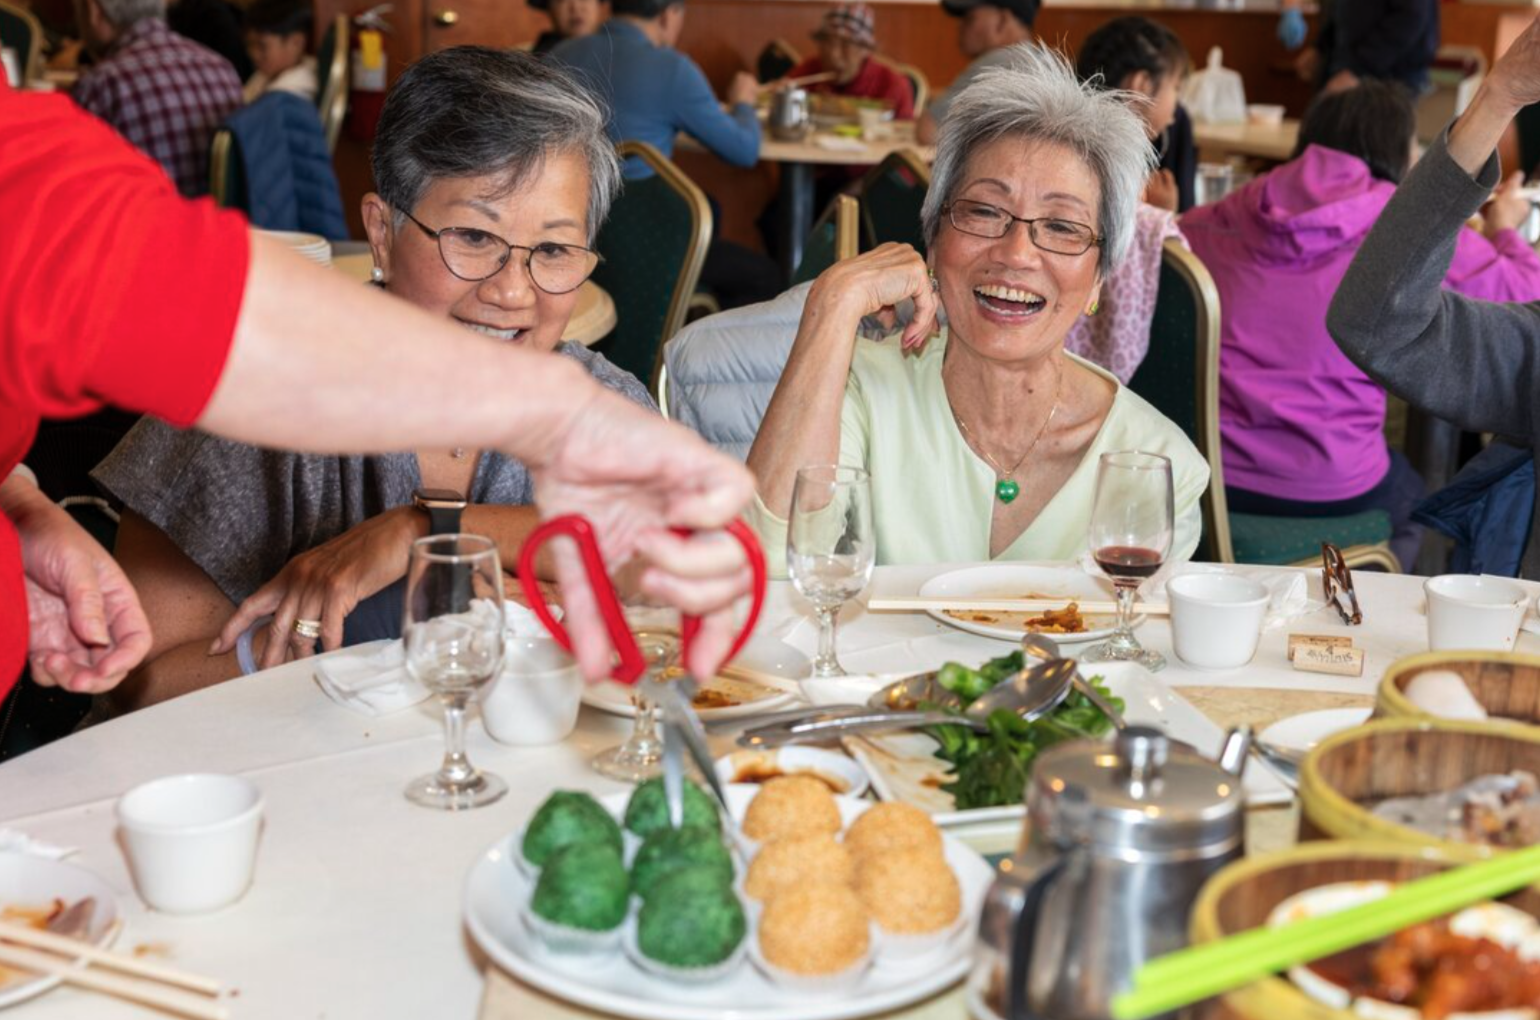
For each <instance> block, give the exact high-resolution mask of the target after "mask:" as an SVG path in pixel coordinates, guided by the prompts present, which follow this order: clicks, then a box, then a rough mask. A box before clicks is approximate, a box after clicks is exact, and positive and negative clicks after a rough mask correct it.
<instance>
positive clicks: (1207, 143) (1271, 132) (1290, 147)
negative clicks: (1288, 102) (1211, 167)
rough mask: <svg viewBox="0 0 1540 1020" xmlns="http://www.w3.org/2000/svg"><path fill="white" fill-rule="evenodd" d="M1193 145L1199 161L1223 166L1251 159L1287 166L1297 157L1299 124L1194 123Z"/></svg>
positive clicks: (1288, 121) (1291, 121) (1286, 122)
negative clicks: (1230, 161) (1238, 159)
mask: <svg viewBox="0 0 1540 1020" xmlns="http://www.w3.org/2000/svg"><path fill="white" fill-rule="evenodd" d="M1192 137H1193V142H1194V143H1195V144H1196V145H1197V147H1198V158H1199V159H1201V160H1204V161H1205V162H1212V163H1223V162H1225V161H1226V160H1227V159H1228V158H1229V157H1231V156H1247V157H1250V158H1252V159H1261V160H1266V161H1268V162H1270V163H1283V162H1286V161H1287V160H1289V159H1291V158H1293V156H1294V146H1295V145H1296V144H1297V143H1298V142H1299V121H1297V120H1292V119H1285V120H1283V121H1282V122H1280V123H1277V124H1253V123H1250V122H1247V123H1245V124H1206V123H1203V122H1201V121H1193V125H1192Z"/></svg>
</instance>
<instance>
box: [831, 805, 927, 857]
mask: <svg viewBox="0 0 1540 1020" xmlns="http://www.w3.org/2000/svg"><path fill="white" fill-rule="evenodd" d="M845 845H846V846H848V847H849V848H850V852H851V853H853V854H855V855H856V856H857V857H867V856H873V855H876V854H884V853H888V852H889V851H892V850H905V849H911V848H912V849H915V850H928V851H930V852H931V853H933V854H937V855H939V854H940V853H941V830H940V829H938V828H936V823H935V822H933V821H931V820H930V815H928V814H926V813H925V812H924V811H921V810H920V809H919V808H917V807H915V806H914V805H912V804H903V803H900V802H898V801H886V802H884V803H881V804H876V805H874V806H872V807H871V808H869V809H868V810H867V811H866V813H864V814H863V815H861V817H860V818H857V819H856V820H855V822H854V823H852V824H851V826H850V831H849V832H847V833H845Z"/></svg>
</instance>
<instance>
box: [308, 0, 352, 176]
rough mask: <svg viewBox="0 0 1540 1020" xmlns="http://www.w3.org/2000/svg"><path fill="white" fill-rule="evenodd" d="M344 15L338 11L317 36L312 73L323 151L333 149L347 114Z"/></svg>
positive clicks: (346, 25)
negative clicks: (315, 81) (316, 85)
mask: <svg viewBox="0 0 1540 1020" xmlns="http://www.w3.org/2000/svg"><path fill="white" fill-rule="evenodd" d="M348 30H349V25H348V16H347V15H346V14H339V15H337V17H336V18H335V19H334V20H333V21H332V23H331V25H330V26H329V27H328V28H327V29H326V34H325V35H323V36H322V37H321V45H320V46H319V47H318V48H317V50H316V60H315V62H316V73H317V75H318V76H319V77H320V82H319V84H320V88H319V90H317V92H316V101H315V106H316V112H317V113H319V114H320V115H321V129H322V130H323V131H325V132H326V151H327V152H332V153H335V152H336V151H337V136H338V135H339V134H340V133H341V132H342V121H343V118H345V117H346V116H347V115H348V46H349V36H348Z"/></svg>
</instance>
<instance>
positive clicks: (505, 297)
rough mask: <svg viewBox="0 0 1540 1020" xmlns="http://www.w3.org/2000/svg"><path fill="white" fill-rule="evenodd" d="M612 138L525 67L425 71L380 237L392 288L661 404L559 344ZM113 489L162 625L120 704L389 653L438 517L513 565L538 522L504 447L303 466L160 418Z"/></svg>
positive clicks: (571, 93) (121, 453)
mask: <svg viewBox="0 0 1540 1020" xmlns="http://www.w3.org/2000/svg"><path fill="white" fill-rule="evenodd" d="M604 121H605V113H604V110H603V109H602V108H601V107H600V106H599V105H598V104H597V103H596V102H595V101H594V100H593V99H592V98H590V96H589V94H588V93H587V92H586V91H585V90H584V89H582V88H580V87H578V85H577V83H576V82H574V81H573V80H572V79H571V78H570V77H569V76H568V75H567V74H566V73H564V72H563V71H561V70H559V69H557V68H554V67H552V66H551V65H549V64H546V63H544V62H542V61H540V60H538V59H536V58H534V57H531V56H529V55H528V54H525V53H519V52H510V51H502V50H492V49H485V48H481V47H460V48H457V49H449V50H444V51H442V52H440V53H436V54H434V55H432V56H429V57H426V58H424V59H422V60H420V61H418V62H417V63H416V64H414V65H412V66H411V67H409V68H408V69H407V70H406V73H405V74H403V75H402V76H401V79H400V80H399V81H398V82H397V83H396V85H395V87H394V88H393V89H392V90H391V92H390V95H389V96H388V97H387V98H386V100H385V108H384V111H383V112H382V114H381V117H380V124H379V132H378V140H377V142H376V144H375V150H374V175H375V181H376V184H377V186H378V188H379V190H378V191H377V192H374V193H371V194H369V195H366V196H365V197H364V200H363V218H364V226H365V229H366V231H367V233H368V237H369V246H370V249H371V251H372V253H373V257H374V270H373V277H374V281H375V283H376V285H378V286H381V287H383V288H384V289H386V290H388V291H390V292H392V293H393V294H396V295H397V296H399V297H402V298H405V299H406V300H408V301H411V302H413V303H414V304H417V305H421V306H422V307H424V308H426V309H429V310H430V311H433V312H436V313H438V314H440V315H443V316H446V317H448V318H450V319H453V320H454V321H456V322H459V323H460V324H462V325H463V326H465V327H466V328H468V329H471V330H474V331H475V332H477V333H480V334H482V335H484V336H486V337H489V338H490V340H489V342H492V341H496V342H501V343H516V344H522V345H525V346H528V347H532V348H534V349H536V350H540V351H554V352H556V355H557V356H561V357H568V358H572V359H573V360H575V361H577V362H579V363H580V364H581V365H583V366H584V367H585V368H586V369H587V370H588V372H589V373H590V374H591V375H592V376H593V377H594V378H595V379H596V380H597V381H598V382H600V383H602V384H604V385H605V386H607V387H609V388H610V389H613V390H616V391H618V392H620V393H621V394H623V395H625V396H627V397H629V398H631V399H632V400H634V401H636V402H637V403H639V404H644V405H646V406H648V407H652V401H651V399H650V398H649V397H648V395H647V392H646V390H645V388H644V387H643V386H642V385H641V383H639V382H638V381H637V380H636V379H635V378H633V377H632V376H630V375H628V374H627V373H625V372H623V371H621V370H620V369H618V368H616V367H615V366H613V365H611V364H610V363H609V362H607V361H605V359H604V358H603V357H602V356H601V355H599V354H596V353H594V352H592V351H589V350H587V349H586V348H584V347H581V346H578V345H576V344H572V343H564V342H563V341H562V333H563V331H564V330H565V329H566V327H567V322H568V319H569V318H570V317H571V316H572V313H573V310H574V309H575V307H576V305H577V301H578V289H579V288H580V287H581V286H582V284H583V283H584V281H585V280H587V278H588V276H589V274H590V273H592V272H593V269H594V267H595V265H596V264H597V263H598V256H597V255H596V254H595V253H594V252H593V250H592V247H591V246H592V244H593V238H594V236H595V234H596V233H597V232H598V229H599V225H600V223H601V222H602V220H603V218H604V215H605V213H606V212H607V211H608V210H609V206H610V203H611V201H612V200H613V199H614V196H615V194H616V192H617V190H618V189H619V185H620V165H619V162H618V160H617V158H616V155H615V150H614V147H613V146H612V145H611V144H610V142H609V140H608V139H607V138H606V136H605V133H604ZM467 392H469V389H467ZM95 478H96V480H97V481H98V482H99V483H100V484H101V485H102V486H103V488H105V489H107V490H108V491H109V492H110V493H112V494H113V495H114V496H116V497H117V498H118V499H120V500H121V501H122V502H123V504H124V506H125V512H124V514H123V522H122V525H121V530H120V531H119V535H118V548H117V553H118V557H119V559H120V560H121V561H122V563H123V566H124V569H125V570H126V572H127V573H128V575H129V577H130V579H131V580H133V582H134V583H135V584H136V585H137V586H138V588H139V591H140V593H141V596H142V599H143V602H144V607H145V610H146V613H147V614H148V615H149V616H150V618H151V619H152V620H154V621H155V623H154V626H155V646H154V648H153V649H152V651H151V653H150V656H149V657H148V658H147V660H146V662H145V665H144V666H142V667H141V668H140V669H139V670H138V671H136V672H135V673H132V674H130V675H129V677H128V679H127V680H126V681H125V682H124V683H123V684H122V685H121V686H120V687H119V688H118V690H117V692H115V698H116V699H117V702H118V707H119V708H125V707H138V706H139V705H143V704H149V703H153V702H156V701H159V700H162V699H164V698H166V697H169V696H171V695H173V694H179V693H182V692H184V691H188V690H193V689H195V688H198V687H202V686H206V685H208V684H210V683H214V682H217V681H220V680H223V679H226V678H229V677H232V676H238V675H240V674H241V672H243V671H247V672H249V671H250V670H251V668H253V667H262V668H266V667H268V666H273V665H277V664H279V663H281V662H283V661H285V660H286V659H289V658H294V657H302V656H305V655H309V654H311V653H312V652H313V651H315V650H316V648H317V646H318V645H319V647H321V648H326V649H331V648H335V647H338V646H339V645H341V644H351V643H353V642H356V641H363V640H369V639H372V638H379V637H389V636H392V635H393V634H394V633H396V632H397V631H398V629H399V627H400V620H401V603H400V584H399V582H400V579H401V578H402V577H403V575H404V573H405V570H406V563H407V553H408V550H409V549H410V546H411V543H412V541H413V540H414V539H416V538H418V537H420V536H422V535H425V534H427V533H428V531H429V528H430V526H433V525H440V526H441V525H442V522H441V521H440V522H433V521H432V520H431V518H430V515H429V513H428V512H427V510H426V509H425V508H424V507H425V505H428V504H432V503H438V504H443V503H445V502H453V501H454V499H455V498H456V497H458V498H463V499H466V500H467V501H468V503H469V504H470V505H469V506H467V507H466V508H465V509H464V512H463V517H462V520H461V522H460V524H459V526H460V527H461V528H462V529H463V530H465V531H470V532H476V533H478V534H483V535H489V536H491V537H492V538H493V539H495V540H496V541H497V543H498V546H499V549H500V550H501V552H502V559H503V563H504V564H505V565H510V566H511V565H512V564H513V563H515V562H517V556H516V553H517V550H518V548H519V547H520V545H522V543H523V539H524V537H525V535H527V534H528V532H529V531H530V529H531V528H533V526H534V524H535V522H536V511H535V508H534V506H533V502H534V493H533V488H532V485H531V482H530V478H529V473H528V471H527V470H526V469H525V467H524V465H523V464H520V463H519V462H517V461H514V460H511V459H508V458H506V457H504V456H502V455H501V454H499V453H496V452H495V451H490V450H489V451H480V450H467V449H453V450H417V451H415V452H406V453H399V454H390V455H386V456H378V457H328V456H316V455H299V454H290V453H282V452H278V451H271V450H259V449H256V448H254V447H249V446H244V445H241V444H238V443H231V442H227V441H224V440H221V439H215V438H214V437H212V436H206V435H201V434H198V433H179V432H176V431H174V430H172V429H170V428H168V427H167V426H165V425H162V424H160V423H159V422H152V421H149V420H146V421H144V422H141V423H140V424H139V425H138V426H136V427H135V429H134V431H133V432H131V433H130V434H129V436H128V437H127V438H126V439H125V440H124V441H123V443H122V444H121V445H119V447H118V448H117V449H116V450H115V451H113V453H112V455H111V456H110V457H109V458H108V459H107V460H106V461H104V462H103V463H102V465H101V466H100V467H99V468H98V469H97V471H96V473H95ZM427 490H433V491H435V492H436V493H443V492H445V491H447V492H448V493H449V497H448V498H447V499H445V498H443V497H441V496H438V495H431V496H430V495H424V493H425V491H427ZM419 496H421V497H422V498H419ZM263 618H270V619H269V621H268V622H267V624H266V625H265V626H254V624H256V623H257V621H258V620H260V619H263Z"/></svg>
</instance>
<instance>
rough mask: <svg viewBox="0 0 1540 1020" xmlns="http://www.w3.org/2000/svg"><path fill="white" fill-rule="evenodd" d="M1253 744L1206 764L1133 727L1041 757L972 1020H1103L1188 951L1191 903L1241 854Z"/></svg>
mask: <svg viewBox="0 0 1540 1020" xmlns="http://www.w3.org/2000/svg"><path fill="white" fill-rule="evenodd" d="M1250 744H1251V733H1250V731H1249V730H1248V729H1244V728H1243V729H1240V730H1234V731H1232V732H1231V733H1230V734H1229V735H1228V736H1227V737H1226V739H1225V744H1224V749H1223V750H1222V752H1221V753H1220V757H1219V760H1218V761H1217V762H1215V761H1211V760H1209V759H1208V758H1205V757H1203V756H1202V755H1200V754H1198V753H1197V752H1196V751H1195V750H1193V749H1192V748H1191V747H1190V746H1188V745H1186V744H1183V743H1180V742H1178V741H1173V740H1170V739H1169V738H1167V737H1166V736H1165V734H1163V733H1161V732H1160V731H1159V730H1157V729H1152V728H1149V727H1142V726H1130V727H1128V728H1127V729H1125V730H1123V731H1122V732H1120V733H1119V734H1118V735H1117V738H1116V740H1115V741H1114V742H1112V743H1110V744H1109V743H1105V742H1101V741H1094V742H1093V741H1077V742H1075V743H1069V744H1060V745H1058V746H1055V747H1053V748H1050V749H1049V750H1047V751H1045V752H1044V753H1043V754H1042V756H1041V757H1039V758H1038V760H1037V762H1036V764H1035V765H1034V767H1033V770H1032V779H1031V781H1030V782H1029V784H1028V787H1027V796H1026V804H1027V820H1026V826H1025V829H1024V830H1023V833H1022V841H1021V846H1020V847H1019V849H1018V851H1017V854H1016V856H1015V857H1014V858H1013V859H1012V860H1011V861H1009V862H1008V863H1007V864H1006V865H1005V866H1002V868H1001V870H1000V874H999V876H998V877H997V878H996V879H995V882H994V885H993V886H992V887H991V888H990V891H989V896H988V898H987V899H986V900H985V904H984V911H983V915H982V917H981V919H980V922H979V949H978V958H977V962H976V964H975V968H974V972H973V975H972V977H971V978H970V983H969V998H970V1001H971V1003H972V1005H973V1011H974V1012H975V1014H977V1015H978V1016H980V1017H990V1016H998V1017H1001V1018H1004V1020H1047V1018H1052V1020H1105V1018H1108V1017H1110V1016H1111V1002H1112V998H1113V996H1114V995H1116V994H1117V993H1118V992H1120V991H1122V990H1124V989H1125V988H1127V987H1128V986H1129V984H1130V983H1131V981H1132V978H1133V975H1134V972H1135V971H1137V970H1138V969H1139V967H1140V966H1141V965H1142V964H1143V963H1144V962H1145V961H1146V960H1149V959H1151V958H1153V957H1156V956H1161V955H1164V954H1165V953H1169V952H1171V951H1173V950H1176V949H1180V948H1182V947H1183V946H1185V945H1186V944H1187V917H1188V913H1189V911H1190V910H1191V908H1192V904H1193V901H1194V900H1195V899H1196V898H1197V895H1198V889H1199V888H1200V887H1201V886H1202V885H1203V883H1204V882H1205V881H1206V880H1207V879H1208V877H1209V876H1210V875H1212V874H1213V873H1214V872H1215V871H1217V870H1218V869H1219V868H1221V867H1223V866H1224V865H1225V864H1228V863H1229V862H1231V861H1232V860H1235V859H1237V858H1239V857H1240V856H1241V854H1242V849H1243V848H1242V840H1243V835H1244V812H1243V810H1242V792H1241V781H1240V772H1241V768H1242V766H1243V765H1244V763H1245V760H1246V754H1247V751H1248V750H1249V749H1250Z"/></svg>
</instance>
